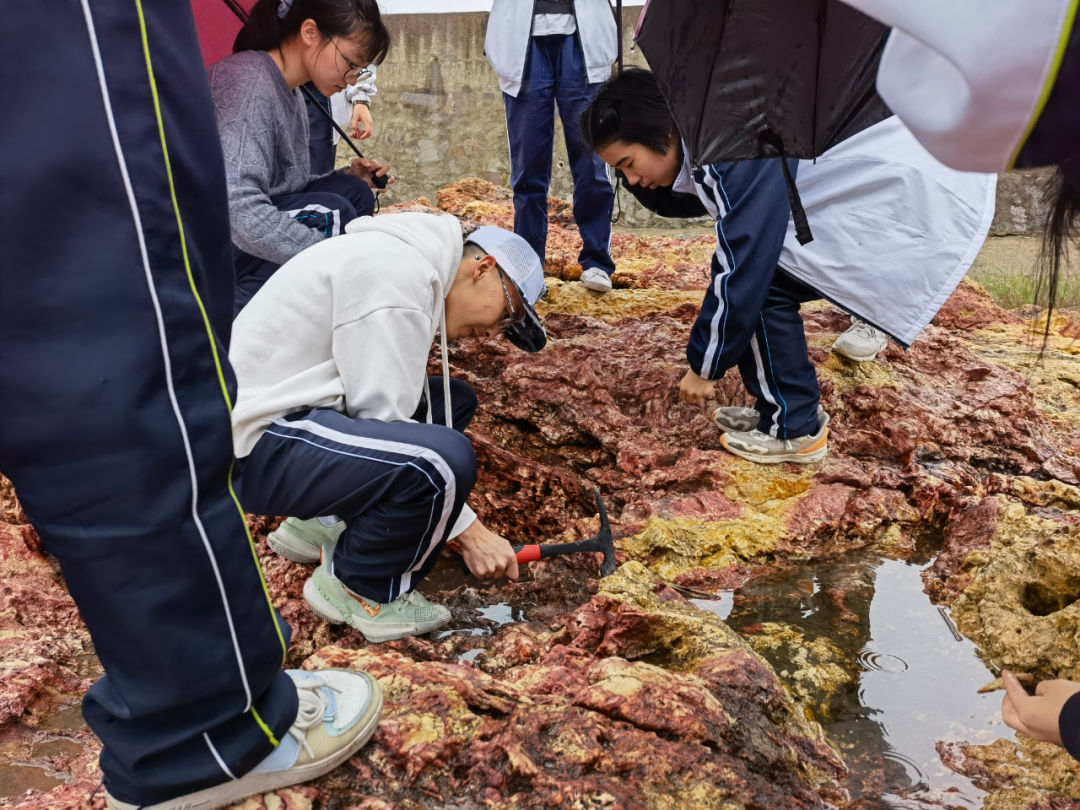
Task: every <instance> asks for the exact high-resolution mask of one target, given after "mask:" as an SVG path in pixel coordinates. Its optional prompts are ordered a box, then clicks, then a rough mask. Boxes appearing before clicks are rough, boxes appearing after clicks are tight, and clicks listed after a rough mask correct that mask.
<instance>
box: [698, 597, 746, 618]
mask: <svg viewBox="0 0 1080 810" xmlns="http://www.w3.org/2000/svg"><path fill="white" fill-rule="evenodd" d="M690 602H691V603H692V604H694V605H697V606H698V607H699V608H701V609H702V610H707V611H709V612H710V613H715V614H716V615H717V616H719V617H720V618H721V619H724V620H726V619H727V617H728V616H730V615H731V609H732V608H733V607H734V606H735V591H720V592H718V593H717V594H716V598H715V599H691V600H690Z"/></svg>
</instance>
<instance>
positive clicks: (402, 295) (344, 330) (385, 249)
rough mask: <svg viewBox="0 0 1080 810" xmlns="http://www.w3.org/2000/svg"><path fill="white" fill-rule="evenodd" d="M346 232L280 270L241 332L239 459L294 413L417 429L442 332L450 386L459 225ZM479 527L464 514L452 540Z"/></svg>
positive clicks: (418, 221) (391, 223)
mask: <svg viewBox="0 0 1080 810" xmlns="http://www.w3.org/2000/svg"><path fill="white" fill-rule="evenodd" d="M346 230H347V231H348V233H345V234H343V235H341V236H335V237H334V238H333V239H327V240H325V241H323V242H320V243H319V244H317V245H314V246H313V247H311V248H308V249H307V250H304V251H302V252H301V253H299V254H297V256H295V257H294V258H292V259H290V260H289V261H287V262H286V263H285V264H283V265H282V266H281V268H280V269H278V271H277V272H276V273H274V275H272V276H271V277H270V279H269V280H268V281H267V282H266V284H265V285H263V287H262V289H260V290H259V292H258V293H256V294H255V296H254V297H253V298H252V299H251V301H250V303H248V305H247V306H246V307H244V309H242V310H241V311H240V314H239V315H238V316H237V318H236V321H235V322H234V323H233V332H232V347H231V349H230V351H229V360H230V362H231V363H232V366H233V369H234V370H235V372H236V381H237V396H236V405H235V407H234V408H233V414H232V422H233V445H234V449H235V452H236V457H237V458H244V457H245V456H247V455H248V454H249V453H250V452H251V450H252V448H253V447H254V446H255V443H256V442H257V441H258V440H259V438H260V437H261V436H262V434H263V433H264V432H265V431H266V429H267V428H268V427H269V426H270V424H271V423H272V422H273V421H274V420H275V419H279V418H280V417H282V416H285V415H287V414H290V413H295V412H297V411H304V410H309V409H312V408H330V409H333V410H336V411H340V412H342V413H345V414H348V415H349V416H351V417H355V418H367V419H382V420H384V421H408V420H409V419H410V418H411V416H412V414H413V413H414V412H415V411H416V408H417V406H418V405H419V404H420V395H421V394H422V393H423V391H424V387H425V384H426V382H427V361H428V354H429V352H430V351H431V344H432V341H433V340H434V339H435V334H436V332H439V331H440V329H441V331H442V333H443V335H444V337H443V340H442V362H443V377H444V380H445V383H446V385H447V386H449V374H448V368H447V359H446V341H445V328H441V327H442V325H443V324H444V308H445V302H446V295H447V293H449V292H450V287H451V285H452V284H453V282H454V278H455V277H456V275H457V269H458V266H459V264H460V262H461V249H462V235H461V225H460V224H459V223H458V221H457V219H456V218H455V217H453V216H450V215H449V214H447V215H443V216H438V215H434V216H433V215H431V214H417V213H410V214H386V215H383V216H380V217H379V218H378V219H374V218H372V217H361V218H358V219H355V220H353V221H352V222H350V223H349V225H348V226H347V228H346ZM429 401H430V400H429ZM447 402H448V403H449V398H448V397H447ZM447 410H448V411H449V408H448V409H447ZM475 519H476V515H475V513H474V512H473V511H472V510H471V509H469V507H468V506H467V505H466V506H464V507H463V508H462V510H461V515H460V517H459V518H458V521H457V523H456V524H455V526H454V529H453V530H452V531H451V535H450V536H451V537H454V536H456V535H457V534H459V533H460V532H461V531H462V530H464V529H465V528H466V527H468V525H469V524H471V523H472V522H473V521H474V520H475Z"/></svg>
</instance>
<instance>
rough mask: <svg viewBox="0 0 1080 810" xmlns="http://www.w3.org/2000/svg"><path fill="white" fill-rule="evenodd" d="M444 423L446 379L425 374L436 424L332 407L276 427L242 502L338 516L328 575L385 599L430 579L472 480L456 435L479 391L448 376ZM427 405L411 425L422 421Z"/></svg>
mask: <svg viewBox="0 0 1080 810" xmlns="http://www.w3.org/2000/svg"><path fill="white" fill-rule="evenodd" d="M450 384H451V387H450V399H451V402H452V403H453V413H452V419H453V426H452V427H445V426H443V424H441V423H442V422H444V421H445V416H444V407H443V403H444V401H445V400H444V399H443V391H442V378H441V377H432V378H430V388H431V398H432V416H433V419H434V420H435V422H436V423H438V424H430V425H429V424H423V423H418V422H404V421H402V422H383V421H381V420H378V419H353V418H350V417H349V416H346V415H345V414H343V413H340V412H338V411H333V410H326V409H317V410H310V411H302V412H300V413H295V414H291V415H289V416H287V417H284V418H282V419H278V420H277V421H276V422H274V423H273V424H272V425H271V426H270V427H269V428H268V429H267V431H266V432H265V433H264V434H263V435H262V436H261V437H260V438H259V441H258V442H256V443H255V447H254V448H253V449H252V451H251V454H250V455H248V456H247V458H245V459H243V460H242V461H241V462H240V464H241V469H242V481H243V487H242V497H243V500H244V506H245V507H246V508H248V509H251V510H253V511H255V512H259V513H261V514H266V515H292V516H294V517H299V518H313V517H318V516H321V515H337V516H338V517H340V518H341V519H342V520H344V521H345V524H346V528H345V531H344V532H343V533H342V535H341V537H340V539H339V540H338V543H337V548H336V549H335V552H334V559H333V573H334V575H335V576H337V578H338V579H340V580H341V581H342V582H343V583H344V584H345V586H346V587H348V588H349V589H350V590H352V591H353V592H355V593H358V594H360V595H362V596H366V597H368V598H369V599H374V600H375V601H377V602H389V601H391V600H392V599H394V598H396V597H397V596H399V595H400V594H402V593H407V592H409V591H411V590H413V589H414V588H415V587H416V586H417V585H418V584H419V583H420V581H421V580H422V579H423V578H424V577H425V576H427V574H428V572H430V571H431V569H432V568H433V567H434V566H435V563H436V561H437V560H438V558H439V551H440V549H441V548H442V546H443V545H444V544H445V543H446V541H447V540H448V539H449V532H450V529H451V528H452V527H453V525H454V521H455V520H457V517H458V514H459V513H460V512H461V507H462V505H463V504H464V503H465V499H466V498H467V497H468V495H469V492H470V491H471V490H472V487H473V484H475V483H476V456H475V454H474V453H473V448H472V443H471V442H470V441H469V440H468V439H467V438H466V437H465V435H464V434H463V433H462V432H461V431H463V430H464V429H465V428H466V427H467V426H468V424H469V422H470V421H472V417H473V414H474V413H475V412H476V394H475V393H474V392H473V390H472V388H471V387H470V386H469V385H468V384H467V383H465V382H462V381H461V380H456V379H451V381H450ZM425 413H426V404H425V403H423V402H422V403H421V404H420V406H419V407H418V408H417V412H416V414H414V416H413V418H414V419H418V420H419V419H424V415H425Z"/></svg>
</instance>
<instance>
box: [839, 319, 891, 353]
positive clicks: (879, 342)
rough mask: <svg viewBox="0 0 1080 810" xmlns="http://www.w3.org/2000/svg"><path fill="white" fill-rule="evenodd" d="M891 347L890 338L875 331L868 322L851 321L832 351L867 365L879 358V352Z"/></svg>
mask: <svg viewBox="0 0 1080 810" xmlns="http://www.w3.org/2000/svg"><path fill="white" fill-rule="evenodd" d="M888 345H889V336H888V335H886V334H885V333H884V332H882V331H881V330H880V329H875V328H874V327H872V326H871V325H870V324H868V323H867V322H866V321H860V320H859V319H858V318H852V319H851V326H850V327H849V328H848V330H847V331H846V332H844V334H842V335H840V337H838V338H837V339H836V342H834V343H833V345H832V350H833V351H834V352H836V353H837V354H842V355H843V356H844V357H846V358H848V359H849V360H855V361H858V362H860V363H866V362H869V361H870V360H873V359H874V358H875V357H877V355H878V352H880V351H881V350H882V349H884V348H885V347H886V346H888Z"/></svg>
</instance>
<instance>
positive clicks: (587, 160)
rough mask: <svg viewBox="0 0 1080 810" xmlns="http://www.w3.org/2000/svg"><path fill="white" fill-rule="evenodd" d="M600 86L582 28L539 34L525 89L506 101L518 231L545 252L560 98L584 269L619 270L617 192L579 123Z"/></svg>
mask: <svg viewBox="0 0 1080 810" xmlns="http://www.w3.org/2000/svg"><path fill="white" fill-rule="evenodd" d="M599 91H600V84H599V83H597V84H589V74H588V72H587V71H586V69H585V59H584V57H583V56H582V54H581V45H580V44H579V42H578V35H577V34H570V35H568V36H546V37H532V38H531V39H530V40H529V53H528V55H527V56H526V57H525V73H524V76H523V78H522V81H521V90H520V91H519V92H518V94H517V96H516V97H514V96H509V95H507V94H506V93H503V102H504V104H505V106H506V132H507V135H508V137H509V140H510V183H511V186H512V187H513V189H514V233H516V234H517V235H518V236H520V237H522V238H523V239H524V240H525V241H527V242H528V243H529V244H530V245H532V248H533V250H535V251H536V255H537V256H539V257H540V258H541V259H543V258H544V256H545V255H546V246H547V230H548V186H549V185H550V184H551V159H552V155H551V150H552V146H553V145H554V142H555V105H556V104H557V105H558V107H559V119H560V120H561V121H562V125H563V135H564V137H565V140H566V153H567V157H568V158H569V160H570V174H571V175H572V176H573V178H574V222H576V223H577V226H578V230H579V231H580V232H581V240H582V243H583V244H582V248H581V253H580V254H579V255H578V263H579V264H580V265H581V267H582V268H583V269H588V268H590V267H599V268H600V269H601V270H603V271H604V272H605V273H607V274H608V275H611V273H612V271H614V270H615V263H614V262H613V261H612V260H611V209H612V206H613V205H614V204H615V192H614V191H613V190H612V187H611V181H610V180H609V179H608V175H607V167H606V166H605V165H604V161H602V160H601V159H600V158H599V157H598V156H597V155H595V154H593V152H592V151H591V150H590V149H588V148H586V146H585V144H584V143H583V142H582V140H581V127H580V123H579V122H580V121H581V116H582V115H583V114H584V112H585V110H586V108H587V107H588V106H589V104H591V103H592V100H593V99H594V98H595V97H596V94H597V93H598V92H599Z"/></svg>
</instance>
